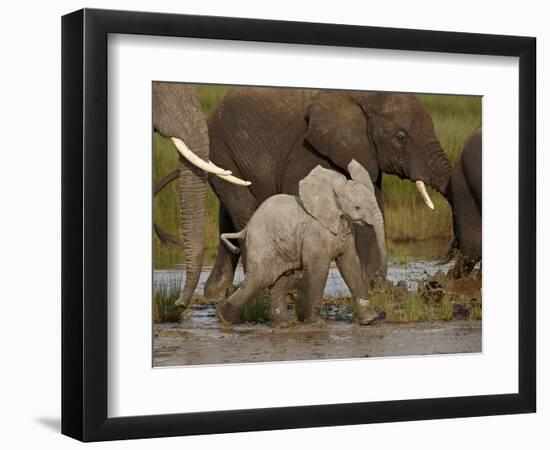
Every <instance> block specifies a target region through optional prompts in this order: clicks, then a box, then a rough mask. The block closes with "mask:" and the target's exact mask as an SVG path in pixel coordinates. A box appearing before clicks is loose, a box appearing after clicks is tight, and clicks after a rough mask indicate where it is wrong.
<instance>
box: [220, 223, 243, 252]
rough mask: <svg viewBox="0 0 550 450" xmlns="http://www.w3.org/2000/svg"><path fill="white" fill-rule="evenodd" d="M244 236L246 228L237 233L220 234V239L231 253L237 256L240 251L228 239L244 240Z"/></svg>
mask: <svg viewBox="0 0 550 450" xmlns="http://www.w3.org/2000/svg"><path fill="white" fill-rule="evenodd" d="M245 236H246V228H245V229H244V230H241V231H239V232H238V233H222V234H221V236H220V239H221V240H222V241H223V243H224V244H225V245H226V247H227V248H228V249H229V250H230V251H231V252H232V253H235V254H236V255H238V254H239V253H241V250H240V249H239V247H237V246H236V245H233V244H232V243H231V242H229V239H244V237H245Z"/></svg>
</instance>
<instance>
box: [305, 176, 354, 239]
mask: <svg viewBox="0 0 550 450" xmlns="http://www.w3.org/2000/svg"><path fill="white" fill-rule="evenodd" d="M345 182H346V177H344V176H343V175H341V174H339V173H337V172H335V171H334V170H329V169H324V168H322V167H321V166H317V167H315V168H314V169H313V170H312V171H311V172H310V173H309V175H308V176H307V177H305V178H304V179H303V180H301V181H300V184H299V191H300V199H301V200H302V203H303V205H304V208H305V209H306V211H307V212H308V213H309V214H310V215H312V216H313V217H315V218H316V219H317V220H318V221H319V222H321V224H322V225H323V226H324V227H325V228H328V229H329V230H330V231H331V232H332V233H334V234H337V233H338V228H339V226H340V217H341V216H342V211H341V210H340V208H339V207H338V204H337V203H336V197H335V194H334V191H335V189H337V187H338V186H339V185H341V184H344V183H345Z"/></svg>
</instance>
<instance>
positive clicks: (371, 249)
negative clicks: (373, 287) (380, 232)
mask: <svg viewBox="0 0 550 450" xmlns="http://www.w3.org/2000/svg"><path fill="white" fill-rule="evenodd" d="M381 182H382V178H381V177H380V179H379V180H378V181H377V182H376V184H375V186H374V193H375V195H376V201H377V203H378V207H379V208H380V211H382V214H384V202H383V200H382V190H381V189H380V187H379V186H380V185H381ZM354 228H355V229H354V232H355V248H356V255H357V256H358V258H359V264H360V265H361V267H362V268H363V274H362V276H363V277H364V278H365V280H366V281H367V282H371V281H373V280H374V279H375V277H376V276H377V274H384V273H386V267H382V258H381V256H380V251H379V250H378V242H377V240H376V234H375V233H374V230H373V228H372V227H364V226H356V227H354Z"/></svg>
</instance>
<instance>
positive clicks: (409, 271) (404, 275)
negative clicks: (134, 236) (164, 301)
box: [154, 260, 453, 297]
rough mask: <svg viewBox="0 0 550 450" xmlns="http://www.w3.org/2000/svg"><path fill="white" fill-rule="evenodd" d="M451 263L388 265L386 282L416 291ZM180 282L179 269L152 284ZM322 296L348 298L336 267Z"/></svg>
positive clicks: (200, 288) (159, 274)
mask: <svg viewBox="0 0 550 450" xmlns="http://www.w3.org/2000/svg"><path fill="white" fill-rule="evenodd" d="M452 265H453V262H447V263H442V262H440V261H422V260H416V261H410V262H408V263H407V264H392V263H390V264H388V275H387V278H388V280H390V281H392V282H393V283H397V282H399V281H405V283H406V284H407V288H408V289H409V290H416V288H417V287H418V282H419V281H421V280H423V279H425V278H426V277H428V276H432V275H435V273H436V272H438V271H440V270H441V271H442V272H444V273H447V272H448V271H449V269H450V268H451V267H452ZM211 270H212V267H204V268H203V271H202V273H201V276H200V279H199V285H198V287H197V294H199V295H203V289H204V284H205V283H206V280H207V279H208V275H209V274H210V271H211ZM243 279H244V273H243V269H242V266H241V265H240V264H239V266H238V267H237V271H236V272H235V279H234V280H233V282H234V284H238V283H240V282H241V281H243ZM178 280H180V282H183V281H185V271H184V270H181V269H163V270H155V274H154V283H155V286H158V285H162V284H173V283H175V282H177V281H178ZM324 295H325V296H326V297H344V296H349V295H350V291H349V289H348V287H347V286H346V283H345V282H344V280H343V279H342V276H341V275H340V272H338V269H337V268H336V267H331V268H330V272H329V276H328V279H327V284H326V286H325V291H324Z"/></svg>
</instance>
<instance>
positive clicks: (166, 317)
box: [153, 281, 183, 323]
mask: <svg viewBox="0 0 550 450" xmlns="http://www.w3.org/2000/svg"><path fill="white" fill-rule="evenodd" d="M180 284H181V283H180V281H174V282H171V283H168V284H161V285H159V286H155V288H154V294H153V322H154V323H165V322H169V323H173V322H179V321H180V319H181V315H182V312H183V308H182V307H181V306H179V305H176V304H175V302H176V300H177V299H178V297H179V295H180Z"/></svg>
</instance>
